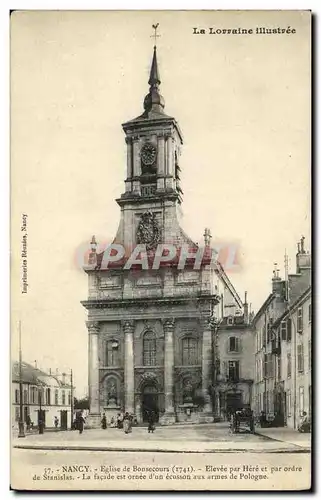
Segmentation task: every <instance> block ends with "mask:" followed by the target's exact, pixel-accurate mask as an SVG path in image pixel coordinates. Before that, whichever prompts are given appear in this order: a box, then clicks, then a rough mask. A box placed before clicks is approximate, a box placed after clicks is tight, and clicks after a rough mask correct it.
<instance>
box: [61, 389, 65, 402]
mask: <svg viewBox="0 0 321 500" xmlns="http://www.w3.org/2000/svg"><path fill="white" fill-rule="evenodd" d="M61 404H63V405H65V404H66V393H65V391H61Z"/></svg>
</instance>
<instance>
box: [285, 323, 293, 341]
mask: <svg viewBox="0 0 321 500" xmlns="http://www.w3.org/2000/svg"><path fill="white" fill-rule="evenodd" d="M291 339H292V321H291V318H288V321H287V339H286V340H287V341H288V342H289V341H291Z"/></svg>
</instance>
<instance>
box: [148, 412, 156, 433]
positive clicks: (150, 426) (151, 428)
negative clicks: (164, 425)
mask: <svg viewBox="0 0 321 500" xmlns="http://www.w3.org/2000/svg"><path fill="white" fill-rule="evenodd" d="M154 430H155V416H154V412H153V411H150V412H149V415H148V434H149V433H150V432H151V433H152V434H153V433H154Z"/></svg>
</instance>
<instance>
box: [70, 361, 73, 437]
mask: <svg viewBox="0 0 321 500" xmlns="http://www.w3.org/2000/svg"><path fill="white" fill-rule="evenodd" d="M70 385H71V389H70V395H71V401H70V412H71V416H70V429H73V426H74V387H73V377H72V368H71V369H70Z"/></svg>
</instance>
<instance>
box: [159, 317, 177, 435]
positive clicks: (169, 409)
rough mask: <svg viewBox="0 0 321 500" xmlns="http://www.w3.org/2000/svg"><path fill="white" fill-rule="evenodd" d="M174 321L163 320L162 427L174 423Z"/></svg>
mask: <svg viewBox="0 0 321 500" xmlns="http://www.w3.org/2000/svg"><path fill="white" fill-rule="evenodd" d="M174 326H175V320H174V319H172V318H170V319H165V320H164V322H163V328H164V334H165V356H164V392H165V414H164V415H163V416H162V417H161V420H160V423H161V424H162V425H170V424H174V423H175V421H176V417H175V411H174V341H173V333H174Z"/></svg>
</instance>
